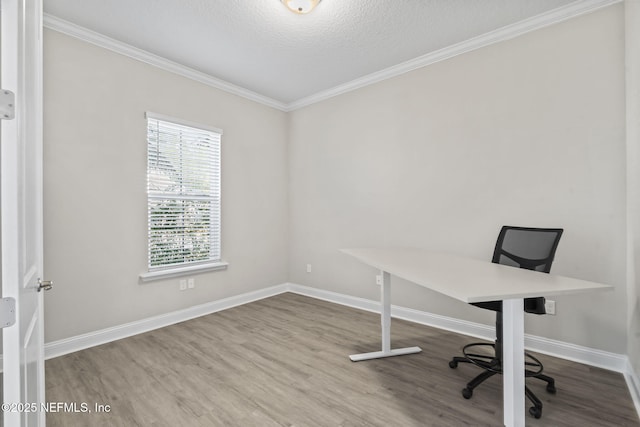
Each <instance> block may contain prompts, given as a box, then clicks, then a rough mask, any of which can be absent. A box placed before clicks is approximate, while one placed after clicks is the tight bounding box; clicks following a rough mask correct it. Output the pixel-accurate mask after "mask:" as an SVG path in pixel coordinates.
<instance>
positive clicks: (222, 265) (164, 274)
mask: <svg viewBox="0 0 640 427" xmlns="http://www.w3.org/2000/svg"><path fill="white" fill-rule="evenodd" d="M228 266H229V263H228V262H225V261H219V262H211V263H208V264H199V265H190V266H188V267H176V268H169V269H166V270H156V271H149V272H147V273H142V274H141V275H140V281H141V282H152V281H154V280H162V279H169V278H171V277H179V276H188V275H190V274H197V273H205V272H207V271H216V270H226V269H227V267H228Z"/></svg>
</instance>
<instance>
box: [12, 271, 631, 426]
mask: <svg viewBox="0 0 640 427" xmlns="http://www.w3.org/2000/svg"><path fill="white" fill-rule="evenodd" d="M285 292H293V293H296V294H300V295H304V296H308V297H312V298H316V299H320V300H324V301H328V302H332V303H336V304H340V305H344V306H348V307H353V308H357V309H360V310H366V311H370V312H375V313H379V312H380V302H379V301H373V300H368V299H364V298H358V297H354V296H350V295H345V294H340V293H337V292H331V291H326V290H323V289H318V288H312V287H308V286H303V285H298V284H295V283H283V284H280V285H276V286H272V287H269V288H266V289H261V290H258V291H253V292H248V293H246V294H242V295H236V296H233V297H229V298H224V299H222V300H219V301H212V302H209V303H205V304H200V305H197V306H193V307H189V308H186V309H183V310H178V311H174V312H171V313H167V314H162V315H159V316H153V317H150V318H147V319H142V320H138V321H135V322H131V323H126V324H123V325H119V326H114V327H111V328H106V329H101V330H99V331H95V332H90V333H86V334H82V335H77V336H74V337H70V338H66V339H62V340H58V341H53V342H50V343H47V344H45V359H51V358H54V357H58V356H62V355H65V354H68V353H73V352H75V351H79V350H83V349H86V348H90V347H94V346H97V345H101V344H105V343H108V342H111V341H116V340H119V339H122V338H127V337H130V336H132V335H137V334H140V333H144V332H148V331H151V330H154V329H158V328H162V327H165V326H169V325H172V324H175V323H179V322H184V321H186V320H189V319H193V318H196V317H200V316H204V315H207V314H211V313H215V312H218V311H222V310H226V309H228V308H232V307H236V306H239V305H243V304H247V303H250V302H253V301H257V300H261V299H264V298H268V297H272V296H274V295H278V294H282V293H285ZM391 315H392V317H394V318H397V319H403V320H407V321H410V322H414V323H418V324H422V325H427V326H432V327H435V328H439V329H444V330H448V331H452V332H456V333H460V334H464V335H469V336H473V337H477V338H482V339H487V340H492V339H493V338H494V337H495V334H494V330H493V327H491V326H487V325H483V324H479V323H474V322H468V321H465V320H460V319H455V318H452V317H447V316H441V315H437V314H432V313H428V312H424V311H419V310H414V309H410V308H406V307H399V306H395V305H392V307H391ZM525 347H526V348H527V349H529V350H531V351H535V352H539V353H544V354H548V355H550V356H554V357H559V358H562V359H568V360H572V361H575V362H579V363H583V364H586V365H590V366H597V367H599V368H604V369H608V370H611V371H615V372H620V373H622V374H623V375H624V377H625V380H626V382H627V386H628V387H629V391H630V393H631V397H632V399H633V402H634V404H635V407H636V409H637V410H638V414H639V415H640V379H639V377H638V374H637V373H636V372H635V371H634V369H633V367H632V365H631V363H630V362H629V358H628V357H627V356H626V355H622V354H616V353H611V352H607V351H602V350H598V349H593V348H589V347H584V346H579V345H575V344H570V343H566V342H562V341H557V340H552V339H548V338H543V337H538V336H533V335H525ZM1 361H2V355H0V368H1V366H2V365H1Z"/></svg>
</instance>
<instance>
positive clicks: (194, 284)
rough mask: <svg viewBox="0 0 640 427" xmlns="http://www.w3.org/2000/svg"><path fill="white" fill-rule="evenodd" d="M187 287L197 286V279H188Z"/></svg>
mask: <svg viewBox="0 0 640 427" xmlns="http://www.w3.org/2000/svg"><path fill="white" fill-rule="evenodd" d="M187 287H188V288H189V289H193V288H195V287H196V279H189V280H187Z"/></svg>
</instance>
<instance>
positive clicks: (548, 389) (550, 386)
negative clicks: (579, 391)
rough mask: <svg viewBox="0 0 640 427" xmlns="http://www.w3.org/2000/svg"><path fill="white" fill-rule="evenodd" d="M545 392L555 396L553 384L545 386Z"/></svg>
mask: <svg viewBox="0 0 640 427" xmlns="http://www.w3.org/2000/svg"><path fill="white" fill-rule="evenodd" d="M547 392H549V393H551V394H556V386H555V384H547Z"/></svg>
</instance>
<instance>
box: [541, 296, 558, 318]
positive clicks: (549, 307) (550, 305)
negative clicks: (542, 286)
mask: <svg viewBox="0 0 640 427" xmlns="http://www.w3.org/2000/svg"><path fill="white" fill-rule="evenodd" d="M544 311H546V312H547V314H553V315H555V314H556V302H555V301H553V300H550V299H548V300H545V302H544Z"/></svg>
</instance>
